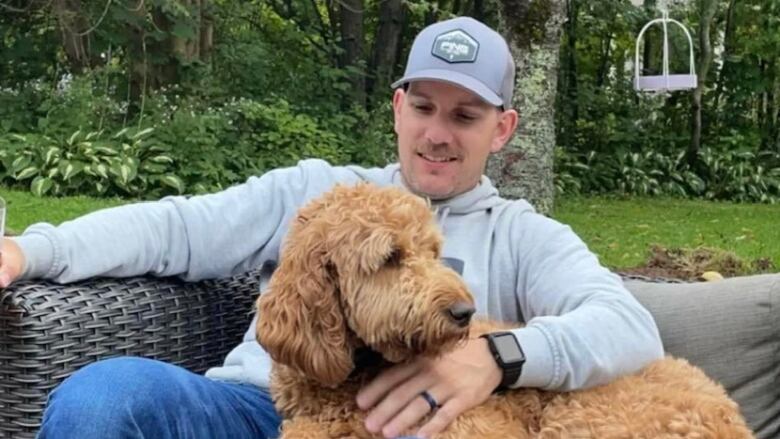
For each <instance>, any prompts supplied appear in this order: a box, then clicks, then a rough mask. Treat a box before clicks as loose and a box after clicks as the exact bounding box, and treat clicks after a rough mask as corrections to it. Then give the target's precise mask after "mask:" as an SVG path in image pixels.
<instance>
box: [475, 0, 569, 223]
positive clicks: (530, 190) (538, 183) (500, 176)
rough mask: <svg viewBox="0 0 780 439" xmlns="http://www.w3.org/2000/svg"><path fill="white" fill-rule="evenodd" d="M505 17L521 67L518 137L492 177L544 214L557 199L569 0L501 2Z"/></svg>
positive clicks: (498, 157)
mask: <svg viewBox="0 0 780 439" xmlns="http://www.w3.org/2000/svg"><path fill="white" fill-rule="evenodd" d="M499 9H500V14H501V18H502V20H503V22H504V24H505V26H506V32H505V35H506V37H507V40H508V41H509V44H510V49H511V50H512V53H513V57H514V59H515V64H516V72H517V78H516V82H515V84H516V87H515V95H514V102H513V104H514V107H515V108H516V109H517V111H518V112H519V113H520V124H519V126H518V132H517V134H516V135H515V136H514V137H513V138H512V140H511V141H510V142H509V143H508V144H507V145H506V146H505V147H504V149H503V150H502V151H501V152H500V153H498V154H495V155H494V156H493V158H492V159H491V161H490V163H489V165H488V175H489V176H490V177H491V179H492V180H493V181H494V182H495V183H496V185H497V187H498V188H499V190H500V192H501V194H502V195H503V196H505V197H507V198H525V199H526V200H528V201H529V202H530V203H531V204H533V205H534V206H535V207H536V209H537V210H538V211H539V212H542V213H545V214H549V213H550V212H552V207H553V201H554V187H553V154H554V148H555V113H554V112H555V95H556V92H557V76H558V66H559V62H560V61H559V51H560V36H561V30H562V25H563V21H564V19H565V16H564V0H533V1H529V0H501V2H500V8H499Z"/></svg>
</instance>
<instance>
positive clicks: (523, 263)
mask: <svg viewBox="0 0 780 439" xmlns="http://www.w3.org/2000/svg"><path fill="white" fill-rule="evenodd" d="M512 234H513V237H512V239H513V240H514V242H517V243H519V245H517V247H516V248H515V249H514V251H516V252H517V253H516V254H517V260H518V268H519V272H520V273H521V275H520V276H519V277H518V282H517V286H516V288H517V290H516V300H517V302H518V303H519V306H520V308H521V310H522V313H523V316H524V318H525V320H526V323H527V325H526V327H525V328H523V329H519V330H515V331H513V332H514V333H515V334H516V335H517V337H518V340H519V341H520V345H521V346H522V348H523V350H524V352H525V355H526V363H525V365H524V367H523V373H522V374H521V375H520V379H519V380H518V381H517V382H516V384H515V385H514V386H513V387H541V388H545V389H551V390H574V389H581V388H587V387H592V386H595V385H600V384H604V383H607V382H609V381H612V380H613V379H615V378H617V377H619V376H622V375H625V374H629V373H633V372H636V371H637V370H639V369H641V368H642V367H644V366H645V365H647V364H648V363H650V362H651V361H653V360H656V359H658V358H661V357H662V356H663V346H662V343H661V338H660V335H659V333H658V328H657V326H656V324H655V321H654V320H653V318H652V316H651V314H650V313H649V312H648V311H647V310H646V309H645V308H644V307H642V305H641V304H640V303H639V302H638V301H637V300H636V299H635V298H634V297H633V296H632V295H631V293H629V292H628V290H627V289H626V288H625V287H624V286H623V282H622V281H621V280H620V278H619V277H618V276H616V275H615V274H613V273H611V272H610V271H609V270H607V269H606V268H604V267H603V266H601V265H600V264H599V261H598V258H597V257H596V256H595V255H594V254H593V253H592V252H590V251H589V250H588V248H587V246H586V245H585V244H584V243H583V242H582V240H581V239H580V238H579V237H578V236H577V235H576V234H575V233H574V232H573V231H572V230H571V228H570V227H568V226H565V225H562V224H560V223H558V222H556V221H554V220H551V219H549V218H546V217H543V216H541V215H536V214H523V215H520V216H519V217H518V218H517V219H516V223H515V224H513V230H512Z"/></svg>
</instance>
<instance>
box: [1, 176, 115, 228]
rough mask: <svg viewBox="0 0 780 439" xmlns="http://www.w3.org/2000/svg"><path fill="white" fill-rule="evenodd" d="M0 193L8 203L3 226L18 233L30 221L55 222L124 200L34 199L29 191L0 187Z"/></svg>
mask: <svg viewBox="0 0 780 439" xmlns="http://www.w3.org/2000/svg"><path fill="white" fill-rule="evenodd" d="M0 196H1V197H3V198H4V199H5V202H6V204H7V206H8V212H7V214H6V228H7V229H8V230H11V231H13V232H16V233H21V232H22V231H23V230H24V228H25V227H27V226H29V225H30V224H32V223H36V222H40V221H45V222H49V223H53V224H59V223H61V222H63V221H67V220H69V219H72V218H75V217H77V216H80V215H83V214H85V213H88V212H92V211H94V210H98V209H100V208H103V207H110V206H118V205H120V204H123V203H127V202H128V201H126V200H121V199H118V198H108V199H97V198H89V197H66V198H38V197H36V196H34V195H32V194H31V193H29V192H23V191H17V190H9V189H6V188H3V187H0Z"/></svg>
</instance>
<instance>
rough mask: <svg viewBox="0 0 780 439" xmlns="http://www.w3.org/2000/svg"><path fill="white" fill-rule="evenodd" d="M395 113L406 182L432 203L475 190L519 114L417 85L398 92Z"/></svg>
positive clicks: (464, 94) (438, 86) (456, 90)
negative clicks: (490, 158) (489, 157)
mask: <svg viewBox="0 0 780 439" xmlns="http://www.w3.org/2000/svg"><path fill="white" fill-rule="evenodd" d="M393 109H394V114H395V132H396V134H397V135H398V157H399V161H400V163H401V174H402V175H403V177H404V182H405V183H406V185H407V186H408V187H409V189H411V190H412V192H415V193H417V194H419V195H423V196H427V197H430V198H431V199H434V200H440V199H445V198H450V197H453V196H455V195H458V194H462V193H464V192H466V191H468V190H470V189H472V188H474V187H475V186H476V185H477V184H478V183H479V179H480V177H481V175H482V174H483V173H484V171H485V164H486V162H487V158H488V155H489V154H490V153H492V152H497V151H499V150H500V149H501V148H502V147H503V146H504V144H505V143H506V142H507V141H508V140H509V137H510V136H511V135H512V133H513V132H514V130H515V128H516V127H517V112H516V111H515V110H507V111H501V110H500V109H497V108H496V107H494V106H492V105H490V104H489V103H487V102H485V101H483V100H482V99H481V98H480V97H479V96H477V95H475V94H473V93H471V92H470V91H468V90H465V89H463V88H460V87H457V86H454V85H450V84H447V83H444V82H437V81H416V82H413V83H411V84H409V88H408V89H407V90H406V91H404V90H402V89H398V90H396V91H395V95H394V96H393Z"/></svg>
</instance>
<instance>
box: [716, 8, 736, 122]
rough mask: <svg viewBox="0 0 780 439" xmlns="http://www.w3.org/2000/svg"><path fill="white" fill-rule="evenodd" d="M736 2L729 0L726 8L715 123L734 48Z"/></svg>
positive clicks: (718, 118) (718, 119) (717, 119)
mask: <svg viewBox="0 0 780 439" xmlns="http://www.w3.org/2000/svg"><path fill="white" fill-rule="evenodd" d="M735 4H736V0H730V1H729V6H728V9H727V10H726V31H725V32H724V34H723V51H722V53H721V55H720V56H721V58H722V59H723V62H722V63H721V66H720V71H719V72H718V80H717V85H716V86H715V98H714V105H713V109H714V111H715V117H716V124H717V125H720V115H721V111H720V99H721V97H722V95H723V84H724V81H725V79H726V76H727V75H728V71H729V67H728V66H729V63H730V61H729V55H731V52H732V51H733V50H734V47H733V45H734V42H733V38H734V6H735Z"/></svg>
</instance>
